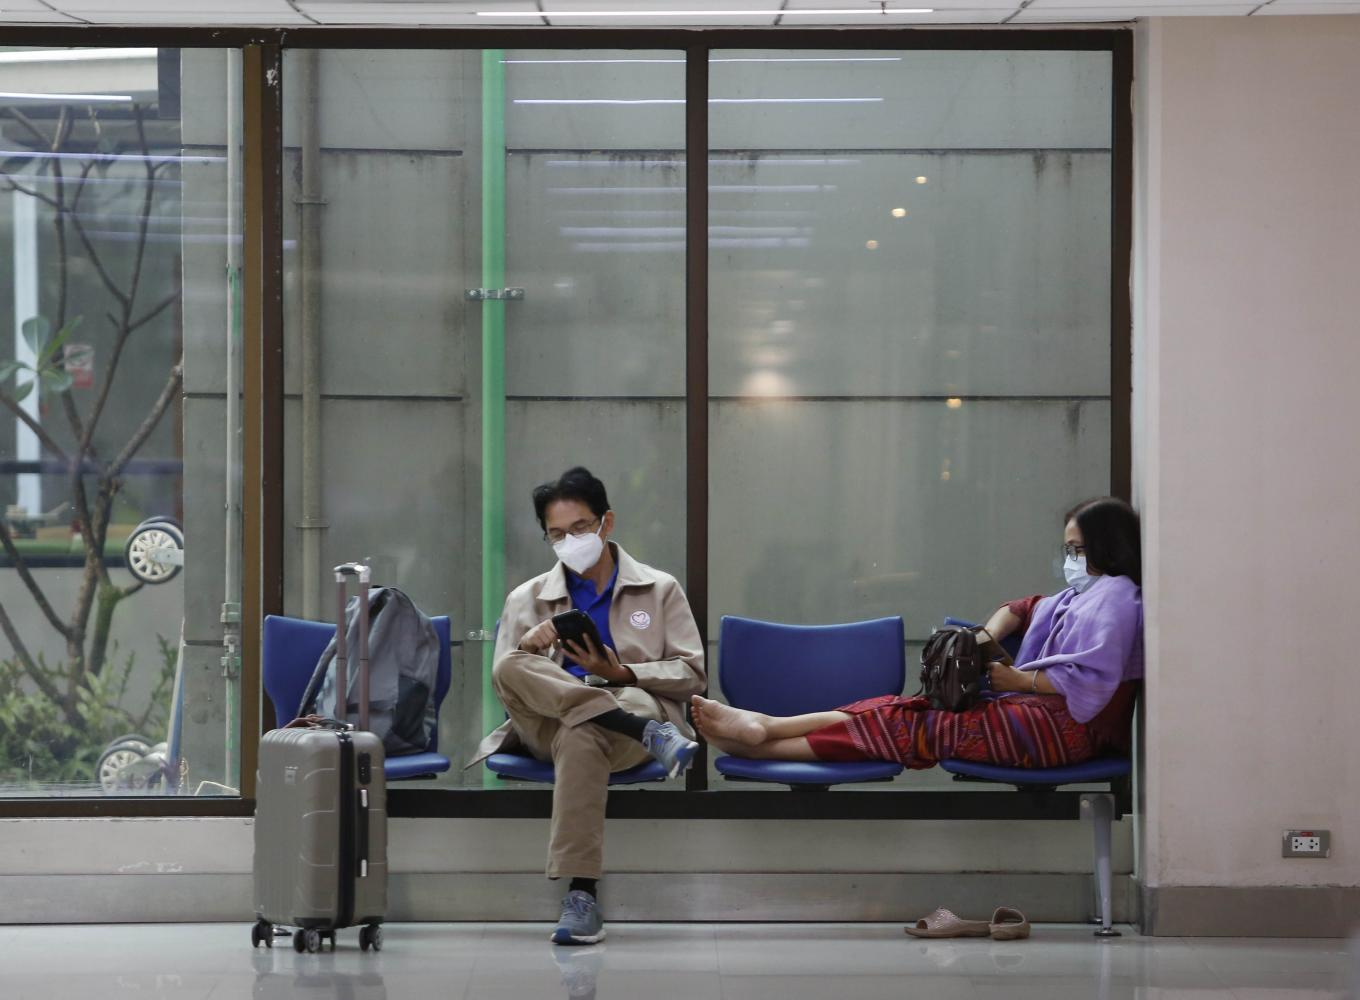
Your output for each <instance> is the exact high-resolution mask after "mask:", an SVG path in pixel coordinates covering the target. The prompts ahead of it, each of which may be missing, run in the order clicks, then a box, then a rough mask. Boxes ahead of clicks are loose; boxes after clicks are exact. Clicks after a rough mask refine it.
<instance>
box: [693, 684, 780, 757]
mask: <svg viewBox="0 0 1360 1000" xmlns="http://www.w3.org/2000/svg"><path fill="white" fill-rule="evenodd" d="M690 707H691V710H692V713H693V715H694V727H695V728H696V729H698V730H699V732H701V733H702V734H703V736H704V739H706V740H708V741H709V742H710V743H713V744H715V745H717V744H721V743H728V744H738V745H740V746H748V747H753V746H758V745H760V744H761V743H764V742H765V741H766V740H767V739H768V738H769V737H768V734H767V732H766V730H765V716H763V715H760V714H758V713H756V712H748V711H746V710H745V709H740V708H733V707H732V706H731V705H724V704H722V703H721V702H716V701H712V700H711V699H708V698H701V697H700V696H699V695H697V694H696V695H694V696H693V697H692V698H691V699H690ZM719 749H722V747H721V746H719Z"/></svg>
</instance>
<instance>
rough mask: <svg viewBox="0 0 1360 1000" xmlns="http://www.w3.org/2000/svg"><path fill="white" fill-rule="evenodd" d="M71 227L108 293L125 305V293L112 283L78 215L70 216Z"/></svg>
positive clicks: (126, 299) (126, 298) (126, 300)
mask: <svg viewBox="0 0 1360 1000" xmlns="http://www.w3.org/2000/svg"><path fill="white" fill-rule="evenodd" d="M71 228H72V229H74V230H75V231H76V235H77V236H79V237H80V243H81V246H83V247H84V248H85V252H86V253H87V254H89V255H90V263H91V264H93V265H94V269H95V270H96V271H97V272H99V279H100V280H101V281H103V282H104V287H105V288H107V289H108V290H109V294H111V295H112V296H113V297H114V298H115V299H117V300H118V301H119V302H121V303H123V304H124V305H127V302H128V297H127V295H125V294H124V293H123V290H122V289H121V288H119V287H118V286H117V285H116V284H114V281H113V279H112V278H110V277H109V272H108V271H107V270H105V268H104V261H103V259H102V258H101V257H100V256H99V252H98V251H97V250H95V248H94V244H93V243H91V242H90V236H89V234H88V233H86V232H85V224H84V223H83V222H81V221H80V218H79V217H78V216H75V215H72V216H71Z"/></svg>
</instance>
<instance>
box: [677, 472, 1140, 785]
mask: <svg viewBox="0 0 1360 1000" xmlns="http://www.w3.org/2000/svg"><path fill="white" fill-rule="evenodd" d="M1063 522H1064V532H1063V550H1064V552H1065V555H1066V559H1065V562H1064V566H1063V573H1064V576H1066V578H1067V582H1068V583H1069V584H1070V585H1071V586H1069V587H1068V588H1067V589H1066V590H1063V591H1061V592H1060V593H1057V594H1054V595H1052V596H1051V597H1047V598H1040V597H1038V596H1035V597H1030V598H1025V599H1023V600H1019V601H1012V602H1011V603H1010V604H1006V605H1002V606H1001V607H1000V608H999V609H997V611H996V613H995V614H994V615H992V618H991V620H990V621H989V622H988V623H987V628H988V631H990V632H991V633H992V635H993V637H994V638H996V639H997V640H998V641H1000V640H1001V639H1003V638H1005V637H1006V636H1008V635H1012V634H1015V633H1017V632H1019V633H1021V634H1022V635H1023V637H1024V639H1023V642H1022V643H1021V646H1020V652H1019V654H1018V655H1017V656H1016V658H1015V664H1016V665H1015V666H1014V667H1010V666H1006V665H1005V664H1003V663H1000V662H993V663H991V664H990V665H989V668H988V672H989V676H990V678H991V687H992V692H994V693H991V694H987V695H984V696H983V700H981V701H979V702H977V703H976V704H975V705H973V706H972V707H971V708H969V709H967V710H965V711H962V712H947V711H940V710H937V709H932V708H931V707H930V703H929V701H927V700H926V699H925V698H923V697H919V696H918V697H911V698H907V697H901V696H898V695H883V696H880V697H877V698H869V699H867V700H865V701H858V702H855V703H854V704H851V705H843V706H841V708H839V709H838V710H836V711H834V712H815V713H813V714H811V715H797V716H792V717H787V718H776V717H773V716H768V715H761V714H759V713H757V712H748V711H745V710H743V709H737V708H732V707H730V706H728V705H723V704H721V703H719V702H716V701H710V700H709V699H707V698H701V697H699V696H698V695H695V696H694V698H693V699H692V706H693V713H694V724H695V726H696V728H698V730H699V732H700V733H702V734H703V735H704V738H705V739H707V740H708V742H709V743H711V744H713V745H714V746H715V747H717V748H718V749H719V750H721V751H723V752H724V753H729V754H733V755H735V756H738V757H750V758H755V759H769V760H796V761H863V760H888V761H894V762H896V763H899V764H902V765H903V766H905V767H908V768H927V767H932V766H933V765H935V764H936V763H938V762H939V761H941V760H946V759H957V760H968V761H975V762H978V763H988V764H998V765H1001V766H1004V767H1030V768H1040V767H1061V766H1064V765H1069V764H1078V763H1081V762H1082V761H1086V760H1090V759H1092V758H1095V757H1100V756H1105V755H1110V754H1120V755H1126V754H1127V753H1128V751H1129V738H1130V729H1131V722H1132V712H1133V700H1134V695H1135V692H1136V682H1137V681H1138V680H1139V679H1140V678H1141V677H1142V676H1143V603H1142V592H1141V590H1140V586H1141V583H1142V569H1141V565H1140V546H1139V539H1138V515H1137V514H1135V513H1134V511H1133V508H1132V507H1130V506H1129V505H1128V504H1126V503H1125V502H1124V501H1122V500H1118V499H1115V498H1113V497H1102V498H1100V499H1096V500H1088V501H1086V502H1085V503H1082V504H1079V505H1078V506H1077V507H1076V508H1074V509H1073V510H1072V511H1070V512H1069V513H1068V514H1067V516H1066V517H1065V518H1064V519H1063Z"/></svg>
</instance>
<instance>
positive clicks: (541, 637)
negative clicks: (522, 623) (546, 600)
mask: <svg viewBox="0 0 1360 1000" xmlns="http://www.w3.org/2000/svg"><path fill="white" fill-rule="evenodd" d="M556 642H557V629H556V628H554V627H553V623H552V619H551V618H548V619H545V620H544V621H541V622H539V623H538V624H537V625H535V626H534V627H533V628H531V629H529V631H528V632H525V633H524V638H523V639H521V640H520V641H519V648H520V649H521V650H523V651H524V652H526V653H545V652H546V651H547V650H551V649H552V647H553V645H554V644H555V643H556Z"/></svg>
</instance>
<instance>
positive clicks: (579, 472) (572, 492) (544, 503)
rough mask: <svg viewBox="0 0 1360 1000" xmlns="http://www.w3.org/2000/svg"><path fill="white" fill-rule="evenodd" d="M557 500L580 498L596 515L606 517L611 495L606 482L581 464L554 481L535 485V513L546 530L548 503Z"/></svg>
mask: <svg viewBox="0 0 1360 1000" xmlns="http://www.w3.org/2000/svg"><path fill="white" fill-rule="evenodd" d="M557 500H579V501H581V503H583V504H585V505H586V506H587V507H589V508H590V512H591V513H592V514H594V515H595V516H596V517H604V515H605V514H606V512H608V510H609V495H608V494H607V493H605V491H604V483H602V482H600V481H599V480H598V479H596V478H595V477H594V476H592V475H591V474H590V470H589V469H587V468H584V467H583V466H580V465H578V466H576V468H574V469H568V470H567V471H566V472H564V473H562V475H561V476H560V477H559V478H558V479H557V480H556V481H554V482H551V483H544V484H543V485H542V486H535V487H534V513H535V514H536V515H537V516H538V526H539V527H540V528H542V529H543V530H544V531H547V530H548V525H547V523H546V522H545V521H544V520H543V518H544V515H545V514H546V513H547V510H548V504H550V503H553V502H555V501H557Z"/></svg>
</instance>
